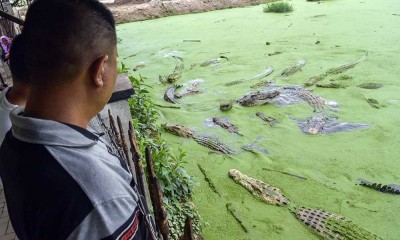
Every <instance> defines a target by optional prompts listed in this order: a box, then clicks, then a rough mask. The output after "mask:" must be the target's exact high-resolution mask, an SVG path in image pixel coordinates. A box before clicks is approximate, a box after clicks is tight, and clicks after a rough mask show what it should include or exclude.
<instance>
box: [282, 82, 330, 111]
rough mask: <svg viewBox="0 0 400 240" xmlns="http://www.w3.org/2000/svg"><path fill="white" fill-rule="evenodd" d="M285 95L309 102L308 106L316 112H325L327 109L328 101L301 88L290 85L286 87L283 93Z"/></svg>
mask: <svg viewBox="0 0 400 240" xmlns="http://www.w3.org/2000/svg"><path fill="white" fill-rule="evenodd" d="M283 93H289V94H293V95H295V96H296V97H298V98H300V99H302V100H303V101H305V102H307V103H308V105H310V106H311V107H312V108H313V109H314V112H321V111H323V110H325V108H326V103H327V102H326V100H325V99H324V98H322V97H320V96H318V95H315V94H313V93H312V92H310V91H309V90H307V89H305V88H302V87H299V86H293V85H288V86H285V87H284V88H283V90H282V92H281V94H283Z"/></svg>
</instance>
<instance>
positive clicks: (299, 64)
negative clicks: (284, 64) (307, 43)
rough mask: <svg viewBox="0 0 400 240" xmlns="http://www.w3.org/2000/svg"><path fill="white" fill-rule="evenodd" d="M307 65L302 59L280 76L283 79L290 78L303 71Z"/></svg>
mask: <svg viewBox="0 0 400 240" xmlns="http://www.w3.org/2000/svg"><path fill="white" fill-rule="evenodd" d="M305 64H306V61H305V60H303V59H301V60H299V61H298V62H297V64H296V65H293V66H290V67H288V68H286V69H285V70H283V71H282V72H281V74H280V75H279V76H281V77H289V76H291V75H293V74H295V73H296V72H298V71H299V70H301V68H302V67H303V66H304V65H305Z"/></svg>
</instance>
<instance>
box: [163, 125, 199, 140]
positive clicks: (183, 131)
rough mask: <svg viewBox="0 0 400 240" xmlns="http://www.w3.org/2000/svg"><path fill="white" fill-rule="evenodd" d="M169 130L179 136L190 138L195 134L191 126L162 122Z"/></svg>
mask: <svg viewBox="0 0 400 240" xmlns="http://www.w3.org/2000/svg"><path fill="white" fill-rule="evenodd" d="M161 126H162V127H163V128H164V129H165V130H166V131H167V132H169V133H172V134H174V135H176V136H179V137H185V138H190V137H192V136H193V131H192V129H190V128H187V127H184V126H182V125H171V124H162V125H161Z"/></svg>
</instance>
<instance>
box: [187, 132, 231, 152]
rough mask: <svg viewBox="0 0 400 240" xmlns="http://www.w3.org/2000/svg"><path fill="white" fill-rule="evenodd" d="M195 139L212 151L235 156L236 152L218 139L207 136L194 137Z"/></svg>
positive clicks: (196, 135)
mask: <svg viewBox="0 0 400 240" xmlns="http://www.w3.org/2000/svg"><path fill="white" fill-rule="evenodd" d="M193 139H194V140H195V141H196V142H197V143H198V144H200V145H203V146H205V147H208V148H210V149H212V150H215V151H219V152H222V153H224V154H234V153H235V151H234V150H233V149H231V148H230V147H228V146H227V145H225V144H223V143H221V142H220V141H219V140H218V139H217V138H214V137H209V136H205V135H198V134H195V135H193Z"/></svg>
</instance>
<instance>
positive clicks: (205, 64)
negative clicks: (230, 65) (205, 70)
mask: <svg viewBox="0 0 400 240" xmlns="http://www.w3.org/2000/svg"><path fill="white" fill-rule="evenodd" d="M222 59H226V60H227V61H228V58H227V57H225V56H220V57H219V58H212V59H210V60H207V61H205V62H202V63H201V64H200V67H207V66H209V65H212V64H217V63H220V62H221V60H222Z"/></svg>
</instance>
